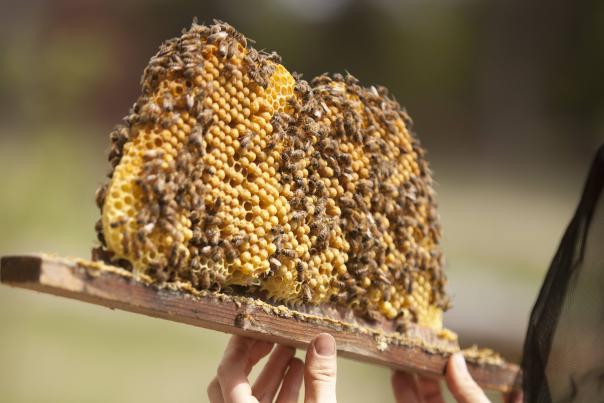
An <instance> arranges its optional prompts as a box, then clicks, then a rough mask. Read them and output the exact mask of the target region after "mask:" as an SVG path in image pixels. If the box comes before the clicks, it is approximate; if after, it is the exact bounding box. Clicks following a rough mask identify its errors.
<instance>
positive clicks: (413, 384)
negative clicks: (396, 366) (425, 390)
mask: <svg viewBox="0 0 604 403" xmlns="http://www.w3.org/2000/svg"><path fill="white" fill-rule="evenodd" d="M390 382H391V383H392V390H393V391H394V399H396V402H397V403H420V402H421V397H420V394H419V386H418V384H417V381H416V380H415V376H413V375H411V374H408V373H406V372H401V371H395V372H393V373H392V377H391V378H390Z"/></svg>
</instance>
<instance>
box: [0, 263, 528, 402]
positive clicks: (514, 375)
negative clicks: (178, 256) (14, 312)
mask: <svg viewBox="0 0 604 403" xmlns="http://www.w3.org/2000/svg"><path fill="white" fill-rule="evenodd" d="M79 262H81V261H80V260H78V259H67V258H59V257H51V256H47V255H29V256H5V257H3V258H2V259H1V261H0V281H1V282H2V283H4V284H7V285H10V286H13V287H20V288H26V289H31V290H35V291H39V292H44V293H48V294H54V295H59V296H62V297H67V298H72V299H76V300H80V301H86V302H90V303H93V304H97V305H102V306H106V307H109V308H111V309H114V308H118V309H122V310H125V311H129V312H134V313H140V314H144V315H148V316H152V317H156V318H162V319H168V320H171V321H175V322H181V323H187V324H190V325H193V326H199V327H203V328H207V329H212V330H218V331H220V332H225V333H231V334H240V335H244V336H247V337H252V338H256V339H262V340H268V341H271V342H276V343H279V344H284V345H288V346H292V347H296V348H306V347H307V346H308V344H309V342H310V341H311V339H312V338H313V337H314V335H316V334H317V333H320V332H327V333H330V334H332V335H333V336H334V337H335V339H336V341H337V346H338V354H339V355H340V356H344V357H348V358H351V359H355V360H359V361H364V362H369V363H374V364H379V365H385V366H388V367H391V368H394V369H402V370H406V371H413V372H417V373H421V374H425V375H429V376H436V377H441V376H442V375H443V374H444V368H445V364H446V361H447V358H448V355H449V353H448V352H445V351H443V352H439V351H431V352H428V351H426V350H425V349H423V348H420V347H418V346H411V345H400V344H398V345H394V344H386V345H384V344H383V343H382V344H381V345H380V343H379V340H378V339H376V335H375V334H374V333H371V332H358V331H351V330H350V329H349V328H346V327H345V326H344V327H343V326H341V325H340V324H338V323H337V322H335V321H329V320H321V318H318V319H315V320H300V319H299V318H298V317H284V316H283V315H278V314H275V312H274V311H271V310H268V309H266V308H265V307H264V309H263V306H262V305H261V304H254V303H241V301H237V302H236V301H233V300H231V299H229V298H226V299H225V298H224V296H223V295H221V294H212V293H210V294H208V295H204V296H194V295H191V294H189V293H184V292H181V291H173V290H170V289H165V288H159V289H158V288H156V287H154V286H151V285H146V284H144V283H142V282H138V281H135V280H133V279H131V278H128V277H125V276H123V275H120V274H119V273H118V272H116V273H112V272H107V271H94V270H90V269H88V270H87V269H86V268H85V267H82V264H81V263H79ZM469 368H470V372H471V374H472V376H473V377H474V379H475V380H476V381H477V382H478V383H479V384H480V385H481V386H482V387H484V388H487V389H492V390H498V391H501V392H508V391H511V390H515V389H518V388H519V386H520V372H519V369H518V367H517V366H516V365H513V364H504V365H490V364H476V363H469Z"/></svg>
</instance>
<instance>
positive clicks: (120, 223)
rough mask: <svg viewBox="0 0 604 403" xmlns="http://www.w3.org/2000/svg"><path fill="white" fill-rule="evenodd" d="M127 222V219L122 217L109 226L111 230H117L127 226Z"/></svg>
mask: <svg viewBox="0 0 604 403" xmlns="http://www.w3.org/2000/svg"><path fill="white" fill-rule="evenodd" d="M126 222H127V220H126V218H125V217H120V218H119V219H118V220H117V221H112V222H111V223H110V224H109V226H110V227H111V228H117V227H121V226H123V225H124V224H126Z"/></svg>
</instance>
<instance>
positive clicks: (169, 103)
mask: <svg viewBox="0 0 604 403" xmlns="http://www.w3.org/2000/svg"><path fill="white" fill-rule="evenodd" d="M161 106H162V108H163V109H164V111H166V112H171V111H172V110H173V109H174V98H172V94H170V93H169V92H166V93H164V96H163V98H162V101H161Z"/></svg>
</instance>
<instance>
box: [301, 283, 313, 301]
mask: <svg viewBox="0 0 604 403" xmlns="http://www.w3.org/2000/svg"><path fill="white" fill-rule="evenodd" d="M311 300H312V293H311V291H310V286H309V285H308V284H306V283H305V284H302V302H303V303H305V304H307V303H309V302H310V301H311Z"/></svg>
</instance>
